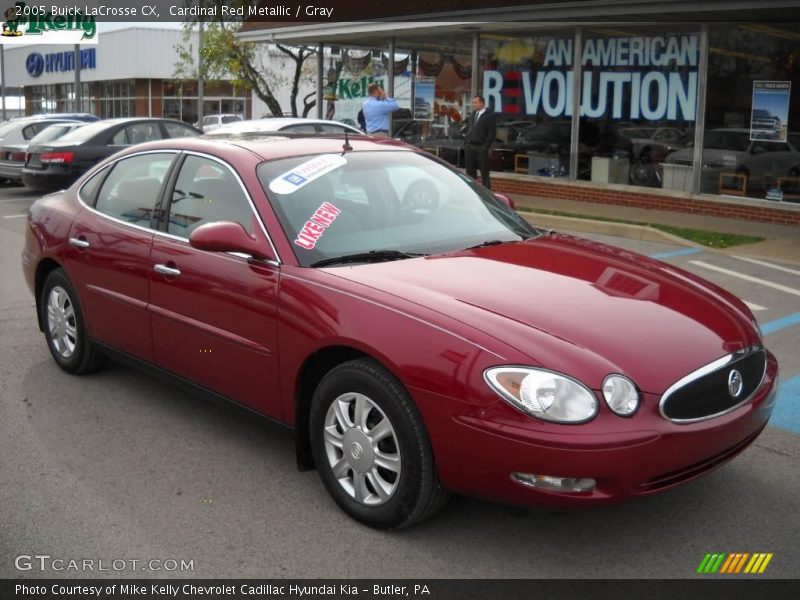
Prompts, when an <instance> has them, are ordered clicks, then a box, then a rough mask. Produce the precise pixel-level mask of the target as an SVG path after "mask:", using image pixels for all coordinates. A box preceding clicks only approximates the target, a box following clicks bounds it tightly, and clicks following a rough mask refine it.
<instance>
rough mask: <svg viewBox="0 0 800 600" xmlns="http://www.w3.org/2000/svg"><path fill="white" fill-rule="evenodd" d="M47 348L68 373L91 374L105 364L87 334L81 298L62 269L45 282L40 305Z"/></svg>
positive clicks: (53, 273) (50, 275) (103, 357)
mask: <svg viewBox="0 0 800 600" xmlns="http://www.w3.org/2000/svg"><path fill="white" fill-rule="evenodd" d="M39 307H40V310H41V313H42V314H41V317H42V323H43V324H44V335H45V338H46V339H47V346H48V347H49V348H50V353H51V354H52V355H53V359H55V361H56V363H57V364H58V366H59V367H61V368H62V369H63V370H64V371H66V372H67V373H72V374H74V375H81V374H83V373H90V372H92V371H95V370H97V369H99V368H100V367H102V366H103V365H104V364H105V361H106V357H105V356H104V355H102V354H100V353H99V352H98V351H97V350H96V348H95V346H94V344H92V342H91V340H89V336H88V335H87V333H86V325H85V321H84V318H83V313H82V312H81V305H80V303H79V302H78V296H77V294H76V293H75V290H74V289H73V287H72V284H71V283H70V281H69V279H68V278H67V276H66V274H65V273H64V271H63V270H61V269H56V270H55V271H52V272H51V273H50V274H49V275H48V276H47V279H46V280H45V282H44V287H43V288H42V296H41V299H40V302H39Z"/></svg>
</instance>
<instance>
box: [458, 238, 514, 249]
mask: <svg viewBox="0 0 800 600" xmlns="http://www.w3.org/2000/svg"><path fill="white" fill-rule="evenodd" d="M506 243H508V242H504V241H503V240H489V241H488V242H481V243H480V244H475V245H474V246H470V247H468V248H464V250H475V249H476V248H485V247H486V246H498V245H500V244H506Z"/></svg>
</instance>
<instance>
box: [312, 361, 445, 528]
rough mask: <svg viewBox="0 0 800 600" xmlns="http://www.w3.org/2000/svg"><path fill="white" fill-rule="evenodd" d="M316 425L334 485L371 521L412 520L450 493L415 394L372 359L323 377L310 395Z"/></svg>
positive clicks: (384, 524)
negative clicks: (443, 483)
mask: <svg viewBox="0 0 800 600" xmlns="http://www.w3.org/2000/svg"><path fill="white" fill-rule="evenodd" d="M376 432H377V433H376ZM310 433H311V449H312V452H313V454H314V460H315V462H316V465H317V470H318V471H319V474H320V478H321V479H322V482H323V484H324V485H325V487H326V488H327V490H328V493H329V494H330V495H331V496H332V497H333V499H334V500H335V501H336V503H337V504H338V505H339V507H340V508H341V509H342V510H343V511H344V512H345V513H347V514H348V515H350V516H351V517H352V518H354V519H355V520H357V521H359V522H361V523H363V524H364V525H367V526H369V527H374V528H376V529H402V528H405V527H409V526H411V525H413V524H415V523H418V522H420V521H422V520H424V519H426V518H427V517H429V516H431V515H433V514H434V513H435V512H436V511H437V510H439V509H440V508H441V507H442V506H443V505H444V504H445V503H446V501H447V499H448V498H449V493H448V492H447V491H445V490H444V489H443V488H442V487H441V485H440V484H439V480H438V477H437V475H436V467H435V465H434V460H433V452H432V450H431V445H430V441H429V440H428V436H427V434H426V432H425V427H424V425H423V423H422V418H421V417H420V415H419V412H418V411H417V408H416V406H415V405H414V403H413V401H412V399H411V397H410V396H409V395H408V392H407V391H406V390H405V388H404V387H403V386H402V384H401V383H400V382H399V381H397V379H395V377H394V376H392V375H391V374H390V373H389V372H388V371H386V369H384V368H383V367H381V366H380V365H378V364H377V363H375V362H374V361H372V360H369V359H358V360H354V361H350V362H347V363H344V364H341V365H339V366H337V367H335V368H334V369H332V370H331V371H330V372H329V373H328V374H327V375H325V377H323V379H322V381H321V382H320V384H319V386H318V387H317V389H316V391H315V392H314V398H313V400H312V403H311V417H310ZM368 434H376V435H368ZM378 436H379V438H378V439H376V438H377V437H378Z"/></svg>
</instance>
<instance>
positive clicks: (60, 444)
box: [0, 187, 800, 579]
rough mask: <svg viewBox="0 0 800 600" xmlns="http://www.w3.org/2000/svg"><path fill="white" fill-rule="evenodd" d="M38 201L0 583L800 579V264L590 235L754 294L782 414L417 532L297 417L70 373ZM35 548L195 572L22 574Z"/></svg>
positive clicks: (3, 312) (2, 416)
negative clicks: (349, 479) (332, 470)
mask: <svg viewBox="0 0 800 600" xmlns="http://www.w3.org/2000/svg"><path fill="white" fill-rule="evenodd" d="M36 197H37V196H36V194H33V193H30V192H27V191H25V190H24V188H19V187H0V278H2V286H0V325H1V326H0V348H1V349H2V361H0V375H1V376H0V506H1V507H2V509H0V514H2V517H0V577H81V576H87V575H88V576H98V577H99V576H101V575H102V576H104V577H114V576H121V577H151V578H152V577H161V576H179V577H199V578H218V577H259V578H261V577H318V578H327V577H345V578H355V577H386V578H401V577H413V578H421V579H425V578H439V577H448V578H473V577H474V578H541V577H556V578H561V577H564V578H571V577H580V578H595V577H598V578H606V577H608V578H615V577H648V578H650V577H653V578H654V577H664V578H685V577H697V576H698V575H696V574H695V571H696V569H697V567H698V565H699V564H700V562H701V560H702V559H703V557H704V555H705V554H706V553H707V552H726V553H732V552H751V553H753V552H769V553H773V555H774V556H773V558H772V561H771V562H770V564H769V568H768V569H767V570H766V571H765V573H764V574H763V575H760V577H782V578H789V577H791V578H796V577H800V543H798V539H800V518H798V515H800V494H798V490H800V353H798V351H797V350H798V348H800V266H798V265H792V264H782V263H778V262H775V261H753V260H751V259H747V260H745V259H744V258H741V257H736V256H735V252H733V253H731V254H721V253H716V252H711V251H690V250H688V249H685V248H681V247H678V246H672V245H667V244H656V243H648V242H640V241H632V240H626V239H621V238H604V237H601V236H589V237H593V238H595V239H598V240H600V241H604V242H608V243H613V244H616V245H619V246H623V247H625V248H627V249H630V250H634V251H637V252H641V253H643V254H647V255H651V256H657V257H660V258H662V259H663V260H665V261H667V262H670V263H672V264H676V265H679V266H681V267H683V268H685V269H688V270H689V271H692V272H694V273H697V274H699V275H702V276H703V277H706V278H708V279H710V280H711V281H714V282H715V283H718V284H719V285H722V286H723V287H725V288H727V289H729V290H731V291H732V292H734V293H735V294H737V295H738V296H740V297H741V298H742V299H743V300H745V301H746V302H748V303H749V304H750V305H751V307H753V310H754V311H755V314H756V316H757V317H758V320H759V322H760V323H761V325H762V327H763V328H764V333H765V342H766V345H767V346H768V347H769V348H770V349H771V350H772V351H773V352H774V353H775V354H776V355H777V356H778V359H779V360H780V363H781V377H782V384H781V391H780V395H779V400H778V405H777V408H776V412H775V415H774V417H773V420H772V422H771V426H770V427H768V429H767V430H765V432H764V433H763V434H762V436H761V437H760V438H759V439H758V440H757V442H756V443H755V444H754V445H753V446H752V447H751V448H750V449H748V450H747V451H746V452H745V453H743V454H742V455H740V456H739V457H737V458H736V459H735V460H733V461H732V462H731V463H729V464H728V465H726V466H725V467H724V468H722V469H720V470H717V471H715V472H714V473H712V474H710V475H708V476H706V477H704V478H701V479H700V480H698V481H695V482H692V483H689V484H687V485H684V486H682V487H680V488H678V489H676V490H672V491H670V492H667V493H664V494H661V495H658V496H654V497H649V498H643V499H641V500H639V501H637V502H635V503H630V504H626V505H621V506H616V507H613V508H607V509H602V510H592V511H586V512H579V513H572V514H566V515H561V514H559V515H556V514H551V513H549V512H545V511H540V510H522V509H517V508H509V507H506V506H501V505H496V504H492V503H488V502H483V501H480V500H473V499H467V498H460V497H457V498H454V499H453V500H452V501H451V503H450V504H449V505H448V506H447V507H446V508H445V509H444V510H443V511H442V512H441V513H440V514H438V515H437V516H436V517H434V518H433V519H431V520H429V521H427V522H425V523H423V524H422V525H420V526H418V527H416V528H413V529H411V530H409V531H404V532H400V533H380V532H376V531H372V530H370V529H367V528H365V527H363V526H360V525H358V524H357V523H355V522H353V521H351V520H350V519H349V518H347V517H346V516H345V515H344V514H343V513H342V512H340V511H339V509H338V508H337V507H336V506H335V505H334V503H333V502H332V501H331V500H330V499H329V497H328V495H327V494H326V493H325V490H324V489H323V486H322V484H321V482H320V481H319V479H318V477H317V475H316V473H314V472H305V473H300V472H297V471H296V470H295V461H294V447H293V444H292V436H291V433H290V432H289V431H288V430H286V429H283V428H281V427H279V426H277V425H272V424H269V423H265V422H262V421H258V420H255V419H254V418H253V417H252V416H250V415H248V414H245V413H243V412H241V411H239V410H237V409H234V408H231V407H228V406H221V405H217V404H212V403H209V402H205V401H202V400H198V399H196V398H194V397H192V396H190V395H188V394H186V393H184V392H183V391H180V390H179V389H178V388H176V387H174V386H172V385H170V384H167V383H164V382H163V381H159V380H154V379H152V378H150V377H149V376H145V375H143V374H142V373H141V372H140V371H137V370H134V369H131V368H128V367H125V366H122V365H118V364H114V365H112V366H111V367H110V368H108V369H106V370H104V371H102V372H100V373H97V374H95V375H92V376H87V377H82V378H75V377H70V376H68V375H66V374H64V373H63V372H61V371H60V370H59V369H58V368H57V367H56V365H55V363H54V362H53V361H52V359H51V358H50V355H49V353H48V351H47V348H46V345H45V342H44V338H43V336H42V335H41V334H40V333H39V331H38V328H37V326H36V317H35V314H34V309H33V307H34V300H33V298H32V297H31V295H30V293H29V291H28V289H27V287H26V286H25V283H24V280H23V277H22V273H21V270H20V261H19V255H20V251H21V247H22V240H23V232H24V227H25V219H24V214H25V212H26V210H27V208H28V206H29V205H30V204H31V203H32V202H33V201H34V200H35V198H36ZM632 326H635V324H634V325H632ZM465 468H469V465H465ZM20 555H49V556H51V557H52V558H62V559H66V560H69V559H83V558H87V559H95V560H100V559H103V560H105V561H107V562H110V561H112V560H114V559H124V560H127V561H130V560H138V561H149V560H153V559H155V560H161V561H162V563H161V564H167V563H166V561H167V560H170V559H172V560H176V561H177V562H178V563H180V561H181V560H184V561H193V562H192V566H193V569H192V570H191V571H183V572H182V571H167V570H165V569H162V570H160V571H159V570H147V571H143V570H142V567H141V566H137V567H136V568H133V567H130V568H125V569H123V570H121V571H118V572H113V571H112V572H110V573H108V572H106V573H102V574H100V573H96V574H93V573H82V572H74V571H56V570H54V569H52V568H48V569H45V570H44V571H42V570H40V569H39V568H38V567H36V566H34V568H32V569H31V570H29V571H20V570H17V569H16V568H15V558H16V557H18V556H20ZM130 564H132V563H130V562H129V563H128V565H130ZM138 564H139V565H141V564H142V563H141V562H140V563H138ZM170 564H171V563H170Z"/></svg>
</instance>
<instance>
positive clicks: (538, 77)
mask: <svg viewBox="0 0 800 600" xmlns="http://www.w3.org/2000/svg"><path fill="white" fill-rule="evenodd" d="M573 38H574V33H573V30H572V29H569V30H558V31H550V32H536V33H535V34H530V33H528V34H526V33H519V34H509V35H499V34H484V35H482V36H481V39H480V73H479V77H480V79H479V81H480V82H481V85H480V86H479V90H481V91H480V93H481V94H482V95H483V96H484V98H485V99H486V104H487V106H489V107H490V108H492V109H493V110H494V111H495V112H496V113H497V141H496V142H495V144H494V146H493V148H492V150H491V152H490V156H489V161H490V169H491V170H493V171H513V172H516V173H528V174H532V175H541V176H547V177H566V176H567V175H569V157H570V132H571V127H572V125H571V123H572V85H573V72H572V50H571V48H572V44H573ZM470 112H471V110H470Z"/></svg>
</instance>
